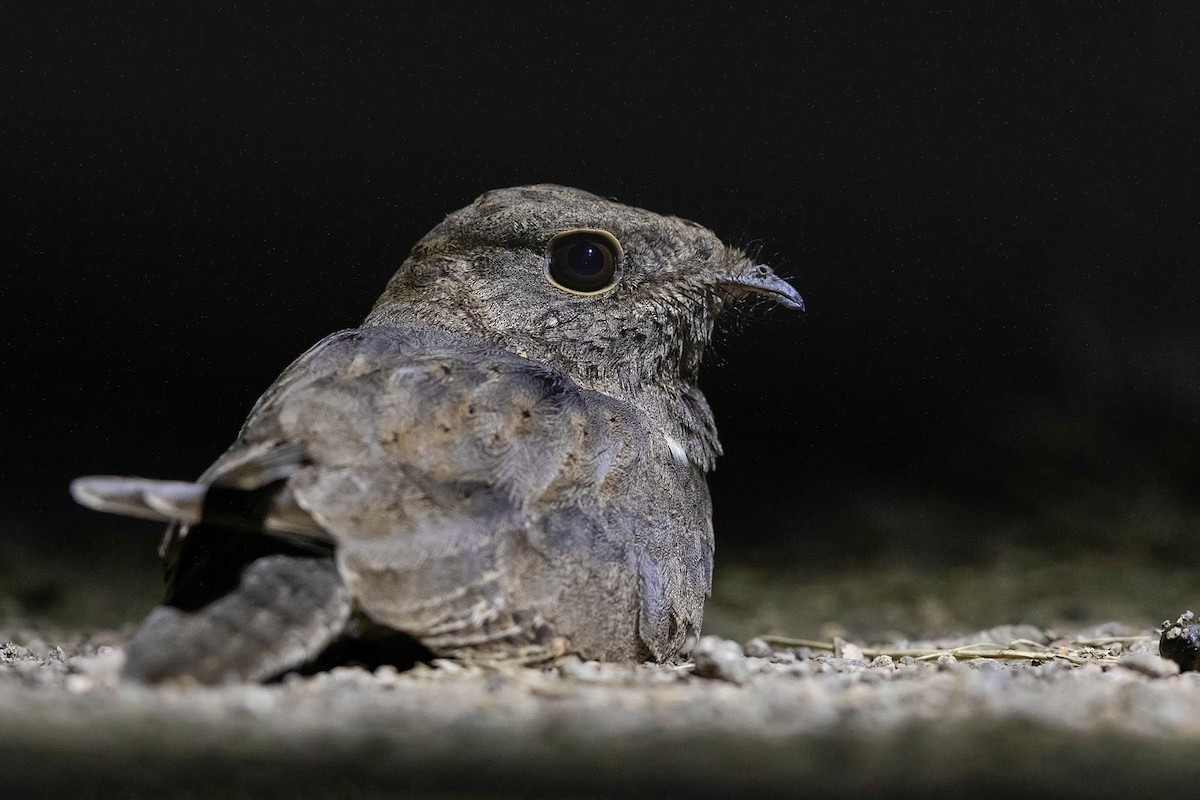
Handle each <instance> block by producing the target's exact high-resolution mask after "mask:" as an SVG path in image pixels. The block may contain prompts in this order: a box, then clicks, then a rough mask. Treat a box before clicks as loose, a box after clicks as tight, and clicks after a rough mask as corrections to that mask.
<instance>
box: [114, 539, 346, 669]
mask: <svg viewBox="0 0 1200 800" xmlns="http://www.w3.org/2000/svg"><path fill="white" fill-rule="evenodd" d="M351 605H352V603H351V599H350V595H349V592H348V591H347V589H346V587H345V585H344V583H343V582H342V579H341V577H340V576H339V575H338V571H337V565H336V563H335V562H334V559H333V558H332V556H331V555H328V554H327V555H283V554H280V555H269V556H264V557H262V558H259V559H257V560H255V561H253V562H252V563H250V564H249V565H247V566H246V568H245V569H244V570H243V571H242V573H241V578H240V581H239V583H238V585H237V588H235V589H234V590H232V591H230V592H227V593H225V594H223V595H221V596H220V597H218V598H217V599H216V600H213V601H212V602H211V603H208V604H207V605H204V606H203V607H201V608H198V609H195V610H190V611H189V610H184V609H181V608H177V607H174V606H167V605H163V606H159V607H157V608H155V609H154V610H153V611H152V612H150V615H149V616H148V617H147V618H146V620H145V621H144V622H143V623H142V625H141V627H139V628H138V630H137V632H135V633H134V635H133V638H132V639H131V640H130V641H129V644H128V645H127V646H126V649H125V666H124V668H123V670H122V677H123V678H125V679H128V680H133V681H141V682H145V683H158V682H160V681H167V680H181V679H191V680H193V681H196V682H198V683H202V684H217V683H225V682H230V681H261V680H265V679H267V678H270V677H273V676H275V675H278V674H280V673H282V672H284V671H286V670H288V669H291V668H294V667H297V666H300V665H301V664H304V663H305V662H307V661H309V660H311V659H313V658H315V657H316V656H317V655H318V654H319V653H320V652H321V651H323V650H324V649H325V648H326V647H327V646H328V645H329V644H330V643H331V642H333V641H334V640H335V639H336V638H337V637H338V636H339V635H340V634H341V633H342V631H343V630H345V628H346V624H347V621H348V620H349V618H350V612H351Z"/></svg>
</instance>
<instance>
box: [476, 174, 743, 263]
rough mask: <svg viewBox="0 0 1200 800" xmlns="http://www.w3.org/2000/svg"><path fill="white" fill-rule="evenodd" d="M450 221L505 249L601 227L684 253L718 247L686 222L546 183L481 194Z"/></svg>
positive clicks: (625, 240)
mask: <svg viewBox="0 0 1200 800" xmlns="http://www.w3.org/2000/svg"><path fill="white" fill-rule="evenodd" d="M454 216H457V217H458V219H457V222H458V224H459V225H461V226H462V227H464V228H468V229H472V232H473V233H474V234H475V235H476V236H480V237H486V238H489V239H492V240H493V241H496V242H506V243H511V244H518V243H521V244H529V245H535V244H537V243H539V242H545V241H548V240H549V239H550V238H552V237H553V236H554V235H556V234H558V233H561V232H562V231H565V230H570V229H572V228H602V229H604V230H607V231H609V232H611V233H612V234H613V235H614V236H616V237H617V238H618V239H620V240H621V241H622V242H623V243H629V244H633V243H634V242H645V243H651V242H656V241H659V240H665V241H669V242H671V243H673V244H674V245H676V246H678V245H681V244H684V243H686V244H688V245H690V248H689V249H703V250H709V251H711V250H713V249H715V248H717V247H723V245H722V244H721V242H720V240H719V239H717V236H716V234H714V233H713V232H712V231H710V230H708V229H707V228H705V227H703V226H702V225H699V224H697V223H695V222H692V221H691V220H686V219H681V218H679V217H671V216H665V215H662V214H656V213H654V212H653V211H647V210H646V209H643V208H637V207H635V206H628V205H624V204H622V203H617V202H615V201H612V200H607V199H605V198H603V197H599V196H597V195H594V194H591V193H589V192H585V191H582V190H580V189H573V188H571V187H568V186H557V185H552V184H539V185H534V186H518V187H513V188H509V189H497V190H494V191H491V192H487V193H485V194H483V195H480V196H479V197H478V198H477V199H476V200H475V202H474V203H472V204H471V205H470V206H467V207H466V208H464V209H462V210H461V211H459V212H457V213H456V214H455V215H452V217H454Z"/></svg>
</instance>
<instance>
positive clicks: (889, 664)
mask: <svg viewBox="0 0 1200 800" xmlns="http://www.w3.org/2000/svg"><path fill="white" fill-rule="evenodd" d="M871 668H872V669H895V668H896V662H895V661H893V660H892V657H891V656H889V655H888V654H887V653H883V654H881V655H877V656H875V658H873V659H871Z"/></svg>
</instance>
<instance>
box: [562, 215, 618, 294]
mask: <svg viewBox="0 0 1200 800" xmlns="http://www.w3.org/2000/svg"><path fill="white" fill-rule="evenodd" d="M622 255H623V253H622V252H621V243H620V242H618V241H617V239H616V237H615V236H613V235H612V234H611V233H609V232H608V231H605V230H600V229H599V228H574V229H572V230H569V231H563V232H562V233H560V234H558V235H557V236H555V237H554V238H553V239H551V240H550V244H549V245H548V246H547V247H546V279H547V280H548V281H550V283H551V284H553V285H554V286H555V287H557V288H559V289H562V290H563V291H565V292H570V293H571V294H582V295H589V294H600V293H601V292H606V291H608V290H609V289H611V288H612V287H614V286H616V284H617V280H618V279H619V278H620V276H621V275H620V273H621V258H622Z"/></svg>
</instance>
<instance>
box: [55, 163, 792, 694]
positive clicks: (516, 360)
mask: <svg viewBox="0 0 1200 800" xmlns="http://www.w3.org/2000/svg"><path fill="white" fill-rule="evenodd" d="M577 229H584V230H590V231H599V232H603V233H604V235H611V237H613V238H614V239H615V240H616V242H617V243H619V250H618V255H619V261H618V263H617V267H616V270H617V272H616V276H615V283H614V284H613V285H612V287H611V288H610V289H608V290H607V291H600V292H597V293H591V294H585V293H579V292H572V291H569V290H565V289H564V288H563V287H562V286H561V285H558V284H556V283H555V282H553V281H552V280H549V279H547V257H548V256H547V252H548V250H547V248H548V247H549V246H550V242H551V240H552V239H553V238H554V237H555V236H557V235H559V234H562V233H563V232H565V231H571V230H577ZM749 294H758V295H765V296H768V297H771V298H773V299H775V300H777V301H778V302H780V303H781V304H783V305H785V306H789V307H793V308H799V307H801V300H800V297H799V295H798V294H797V293H796V292H795V290H794V289H792V288H791V287H790V286H789V285H788V284H787V283H785V282H783V281H782V280H780V279H779V278H777V277H776V276H775V275H774V274H773V273H771V271H770V270H769V269H768V268H766V267H765V266H762V265H757V264H755V263H754V262H753V261H752V260H750V259H749V258H747V257H746V255H745V254H744V253H742V252H741V251H740V250H737V249H734V248H730V247H726V246H725V245H723V244H722V243H721V242H720V241H719V240H718V239H717V237H716V236H715V235H714V234H713V233H712V232H710V231H708V230H707V229H705V228H703V227H701V226H699V225H696V224H695V223H692V222H689V221H686V220H683V219H678V218H675V217H665V216H660V215H657V214H653V213H651V212H648V211H643V210H641V209H637V208H631V207H628V206H625V205H621V204H618V203H615V202H611V201H608V200H604V199H602V198H599V197H596V196H594V195H591V194H588V193H586V192H582V191H579V190H576V189H570V188H566V187H561V186H549V185H540V186H528V187H518V188H513V189H504V190H498V191H493V192H488V193H487V194H484V195H483V196H481V197H480V198H479V199H477V200H476V201H475V202H474V203H473V204H472V205H470V206H468V207H466V208H464V209H461V210H459V211H457V212H455V213H453V214H451V215H449V216H448V217H447V218H446V219H445V220H444V221H443V222H442V223H441V224H440V225H438V226H437V227H436V228H434V229H433V230H432V231H431V232H430V233H429V234H428V235H427V236H426V237H425V238H424V239H422V240H421V241H420V242H419V243H418V244H417V246H416V247H415V248H414V249H413V251H412V255H411V256H410V257H409V258H408V260H406V261H405V263H404V264H403V265H402V266H401V267H400V270H399V271H398V272H397V273H396V275H395V276H394V277H393V278H392V280H391V281H390V282H389V284H388V286H387V288H386V290H385V291H384V293H383V295H382V296H381V297H380V298H379V300H378V301H377V302H376V304H375V306H374V308H373V309H372V310H371V312H370V314H369V315H368V316H367V318H366V320H365V322H364V323H363V325H362V326H361V327H360V328H357V329H354V330H348V331H341V332H339V333H335V334H333V335H331V336H329V337H327V338H326V339H324V340H323V341H321V342H320V343H318V344H317V345H316V346H315V347H313V348H312V349H311V350H309V351H308V352H307V353H305V354H304V355H303V356H301V357H300V358H299V359H297V360H296V361H295V362H294V363H293V364H292V365H291V366H290V367H288V369H287V370H286V371H285V372H284V373H283V375H282V376H280V378H279V379H278V380H277V381H276V382H275V384H274V385H273V386H271V388H269V389H268V390H267V392H266V393H265V394H264V395H263V397H262V398H261V399H260V400H259V401H258V403H257V405H256V406H255V407H254V409H253V410H252V411H251V413H250V416H249V418H248V419H247V421H246V423H245V426H244V427H243V429H242V431H241V433H240V434H239V435H238V438H237V440H236V441H235V442H234V444H233V445H232V446H231V447H230V449H229V450H228V451H227V452H226V453H225V454H224V455H223V456H221V458H219V459H218V460H217V462H216V463H215V464H214V465H213V466H212V467H211V468H210V469H209V470H208V471H207V472H206V473H205V474H204V476H202V478H201V479H200V481H199V483H200V484H201V489H200V490H199V493H198V494H195V495H194V496H193V495H192V494H189V488H190V487H189V486H187V485H178V484H176V485H173V486H174V487H175V488H170V489H169V490H168V488H169V487H168V488H163V489H162V490H156V489H155V488H154V485H153V482H146V485H144V486H143V485H142V484H136V483H135V484H133V485H132V489H131V488H130V484H128V483H125V484H121V485H120V487H119V491H118V489H117V488H113V489H111V490H106V489H105V488H104V486H103V485H102V483H96V482H93V483H90V484H89V483H87V481H88V480H94V479H83V481H82V482H80V483H79V485H78V486H77V487H76V494H77V496H78V497H80V498H81V499H82V500H84V501H85V502H89V504H91V505H95V506H97V507H106V508H108V509H109V510H124V511H125V512H126V513H139V511H138V510H136V509H134V510H131V509H133V507H134V506H137V507H139V508H141V509H142V510H145V509H146V508H151V507H152V508H154V509H158V511H157V513H159V514H162V515H164V516H168V517H174V518H177V519H179V520H183V521H185V522H192V523H194V522H196V519H197V516H199V517H200V518H201V519H202V522H203V524H201V525H200V526H199V527H193V528H192V529H191V530H189V527H188V526H187V525H185V524H178V523H177V524H176V525H175V526H174V527H173V528H172V529H171V531H170V532H169V534H168V539H167V541H166V543H165V552H166V554H167V558H168V562H169V567H170V568H171V569H172V570H173V571H174V579H173V581H174V582H173V588H172V591H173V592H174V593H175V594H176V595H177V596H179V597H183V596H185V595H187V594H189V593H190V594H191V595H193V596H200V597H201V600H200V601H195V600H193V601H189V602H180V603H176V605H180V606H183V607H184V608H183V609H182V610H181V609H177V608H170V609H159V610H157V611H156V612H155V614H152V615H151V617H150V618H149V619H148V620H147V622H146V623H145V624H144V625H143V627H142V628H141V629H140V630H139V631H138V633H137V634H136V635H135V637H134V639H133V641H132V642H131V644H130V647H129V648H128V665H127V674H129V675H130V676H131V677H135V678H140V679H144V680H158V679H161V678H164V677H172V676H183V675H190V676H191V677H193V678H195V679H197V680H201V681H205V682H217V681H220V680H226V679H231V678H240V679H261V678H264V677H268V676H270V675H271V674H275V673H278V672H279V671H281V670H283V669H287V668H289V667H293V666H296V665H298V664H300V663H302V662H304V661H306V660H308V659H310V658H312V657H313V656H315V655H316V654H317V653H318V652H320V651H321V650H322V649H323V648H325V647H326V646H327V645H328V644H329V643H331V642H332V641H333V640H334V639H336V638H337V637H338V636H340V635H343V634H344V633H345V632H346V631H347V630H357V629H360V628H361V626H362V625H364V624H366V625H369V626H382V627H385V628H390V629H395V630H399V631H403V632H405V633H407V634H409V635H411V636H412V637H414V638H416V639H417V640H418V641H420V642H421V643H422V644H423V645H424V646H425V647H427V648H429V650H431V651H433V652H434V653H436V654H439V655H445V656H452V657H458V658H464V659H486V660H520V661H536V660H541V659H546V658H550V657H553V656H556V655H559V654H563V653H578V654H580V655H582V656H584V657H586V658H596V659H607V660H633V659H652V660H656V661H662V660H666V659H670V658H672V657H674V656H676V655H677V654H678V653H679V651H680V649H681V648H683V647H684V646H685V643H686V642H687V641H688V639H689V637H693V636H694V635H695V634H696V633H697V632H698V630H699V627H700V623H701V618H702V614H703V606H704V599H705V597H706V595H707V593H708V591H709V587H710V583H711V573H712V551H713V531H712V523H711V516H710V502H709V495H708V490H707V486H706V483H705V473H706V472H708V471H709V470H710V469H712V467H713V465H714V462H715V459H716V457H717V456H718V455H719V453H720V445H719V443H718V441H717V433H716V429H715V426H714V423H713V417H712V413H711V412H710V410H709V407H708V404H707V403H706V402H705V399H704V397H703V395H702V394H701V393H700V390H699V389H698V388H697V385H696V377H697V371H698V369H699V366H700V361H701V357H702V355H703V351H704V346H705V344H706V343H707V341H708V339H709V336H710V334H711V331H712V326H713V322H714V320H715V319H716V317H717V315H718V314H719V313H720V311H721V310H722V309H723V308H724V307H725V306H726V305H727V304H728V303H730V302H733V301H736V300H738V299H741V298H742V297H745V296H747V295H749ZM208 485H213V486H224V487H230V488H232V489H235V490H239V491H242V492H246V493H249V494H248V495H247V496H255V497H258V498H259V499H260V500H261V503H260V506H261V514H260V515H259V517H258V518H257V522H256V523H253V524H257V525H258V527H259V528H262V527H265V528H267V529H268V530H270V531H271V532H272V534H273V537H274V538H275V539H277V540H279V541H283V542H289V541H290V542H295V543H297V544H298V545H303V546H304V547H307V548H313V552H307V551H306V550H304V549H294V550H288V551H287V552H283V553H275V552H268V551H269V548H268V551H262V552H259V551H256V550H253V549H251V550H250V551H249V554H248V555H243V556H242V557H241V561H242V562H243V566H241V567H238V566H235V567H232V569H239V568H241V569H242V571H241V573H240V583H239V582H238V581H237V580H231V581H230V585H229V586H227V587H223V588H220V589H217V590H212V591H210V592H208V595H215V597H210V596H208V595H206V594H205V593H204V591H203V584H204V582H205V581H209V582H211V581H212V580H213V579H212V577H211V576H212V575H213V574H214V573H213V571H212V569H211V568H209V567H205V569H207V570H208V571H207V572H205V571H204V570H202V569H200V568H199V567H197V568H196V569H192V561H195V562H196V563H197V564H199V563H200V561H201V560H204V559H207V560H212V557H213V553H212V552H211V550H212V547H211V546H210V547H209V551H206V552H202V545H203V541H202V538H201V537H205V536H206V535H208V534H210V531H209V530H206V526H207V527H208V528H213V529H216V528H218V527H220V525H219V523H220V520H217V521H216V522H214V520H213V518H211V515H210V514H209V513H206V512H209V511H211V509H199V510H197V507H196V504H197V503H204V502H206V501H205V500H204V494H203V488H202V487H203V486H208ZM113 486H116V484H113ZM162 486H164V487H166V484H162ZM106 492H107V497H108V499H107V500H104V499H101V498H103V497H104V496H106ZM118 495H119V497H118ZM212 497H215V490H210V501H211V498H212ZM130 498H133V499H132V500H131V499H130ZM122 504H123V505H124V507H122V508H118V506H122ZM212 504H215V501H212ZM164 509H165V510H164ZM149 515H153V514H149ZM264 519H265V520H266V523H265V524H264V523H263V520H264ZM235 522H236V520H235ZM253 524H252V525H251V527H253ZM233 527H237V526H236V525H233ZM212 535H214V536H215V535H216V534H212ZM236 536H237V537H242V538H246V537H254V538H257V539H260V540H262V539H264V538H265V537H262V536H261V535H258V534H255V533H252V532H249V533H240V534H236ZM189 539H194V542H193V543H192V545H194V546H192V549H193V550H195V551H196V553H200V555H196V554H195V553H191V554H190V553H189V546H190V545H189V541H188V540H189ZM212 541H218V540H216V539H213V540H212ZM222 541H223V540H222ZM222 546H223V545H222ZM198 548H199V549H198ZM218 549H219V548H218ZM189 559H190V561H189ZM335 567H336V568H335ZM189 570H191V571H189ZM215 574H218V575H219V574H220V573H215ZM189 581H190V584H189ZM217 583H220V581H219V580H218V581H217ZM192 584H194V585H192ZM196 586H200V588H201V591H200V594H199V595H196ZM191 606H195V607H191ZM281 609H282V610H281ZM214 620H215V621H214ZM356 626H358V627H356ZM230 642H232V643H233V644H230Z"/></svg>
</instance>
